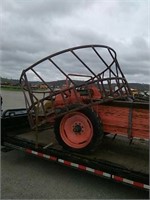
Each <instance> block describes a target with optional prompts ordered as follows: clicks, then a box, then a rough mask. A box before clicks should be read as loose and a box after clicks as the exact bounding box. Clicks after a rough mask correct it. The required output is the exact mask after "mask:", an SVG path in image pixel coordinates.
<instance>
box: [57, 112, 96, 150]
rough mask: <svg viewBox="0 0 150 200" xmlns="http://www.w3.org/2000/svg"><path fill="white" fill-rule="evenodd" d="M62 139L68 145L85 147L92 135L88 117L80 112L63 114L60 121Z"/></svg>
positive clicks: (78, 147)
mask: <svg viewBox="0 0 150 200" xmlns="http://www.w3.org/2000/svg"><path fill="white" fill-rule="evenodd" d="M60 135H61V138H62V140H63V141H64V142H65V143H66V144H67V145H68V146H70V147H72V148H76V149H80V148H84V147H86V146H87V145H88V144H89V143H90V142H91V139H92V137H93V126H92V123H91V121H90V119H89V118H88V117H87V116H86V115H84V114H83V113H81V112H73V113H69V114H67V115H65V116H64V117H63V118H62V120H61V123H60Z"/></svg>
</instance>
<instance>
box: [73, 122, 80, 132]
mask: <svg viewBox="0 0 150 200" xmlns="http://www.w3.org/2000/svg"><path fill="white" fill-rule="evenodd" d="M73 131H74V132H75V133H76V134H80V133H81V131H82V127H81V125H80V124H76V125H75V126H74V127H73Z"/></svg>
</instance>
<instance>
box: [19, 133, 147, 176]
mask: <svg viewBox="0 0 150 200" xmlns="http://www.w3.org/2000/svg"><path fill="white" fill-rule="evenodd" d="M16 137H17V138H19V139H24V140H28V141H31V142H35V143H36V141H37V138H36V132H34V131H30V132H26V133H23V134H20V135H18V136H16ZM112 138H113V136H112V135H107V136H105V137H104V139H103V141H102V143H101V145H100V146H99V148H98V149H97V150H96V151H95V152H93V153H91V154H90V155H89V154H88V155H83V154H80V156H81V157H83V158H89V159H95V160H96V161H98V160H101V161H102V160H103V161H107V162H110V163H114V164H117V165H120V166H121V167H123V168H126V169H128V170H133V171H136V172H141V173H145V174H149V144H148V141H143V140H133V142H132V144H130V145H129V140H128V139H127V138H125V137H120V136H117V137H116V138H115V139H114V140H113V139H112ZM38 142H39V144H42V145H43V148H44V147H45V148H48V147H52V148H55V149H58V150H61V149H63V148H62V147H61V146H60V145H59V144H58V143H57V141H56V139H55V136H54V133H53V130H52V129H47V130H44V131H40V132H38ZM73 154H74V155H76V154H77V153H73ZM78 155H79V154H78Z"/></svg>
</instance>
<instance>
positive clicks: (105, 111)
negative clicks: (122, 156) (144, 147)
mask: <svg viewBox="0 0 150 200" xmlns="http://www.w3.org/2000/svg"><path fill="white" fill-rule="evenodd" d="M131 109H132V111H131ZM94 110H95V111H96V112H97V113H98V115H99V117H100V119H101V121H102V124H103V130H104V132H106V133H113V134H119V135H125V136H127V137H129V138H132V137H136V138H141V139H142V138H143V139H149V109H143V108H142V109H140V108H130V107H127V106H125V107H120V106H113V105H112V106H111V105H96V106H94Z"/></svg>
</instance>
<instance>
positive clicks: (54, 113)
mask: <svg viewBox="0 0 150 200" xmlns="http://www.w3.org/2000/svg"><path fill="white" fill-rule="evenodd" d="M84 48H90V49H92V51H93V52H94V53H95V55H96V56H97V57H98V59H99V60H100V61H101V62H102V63H103V64H104V65H105V70H103V71H101V70H100V72H99V73H98V74H95V72H94V71H93V70H92V68H91V66H88V65H87V63H86V62H85V61H84V60H83V59H81V57H80V56H79V55H78V53H77V50H79V49H84ZM98 48H104V49H106V50H107V51H108V53H109V54H110V56H111V58H112V62H111V63H110V64H109V65H108V63H107V62H106V61H105V59H104V58H103V57H102V55H100V53H99V52H98V50H97V49H98ZM68 52H70V53H71V54H72V55H73V56H74V57H75V58H76V59H77V60H78V61H79V62H80V64H82V66H83V67H84V68H86V69H87V70H88V72H89V73H90V77H89V80H87V81H85V82H84V83H82V84H80V85H77V84H76V83H75V82H74V80H72V79H71V78H70V75H69V74H66V73H65V72H64V71H63V70H62V68H61V66H59V65H58V64H57V63H56V62H54V60H53V58H54V57H56V56H58V55H61V54H65V53H68ZM46 60H47V61H49V62H50V63H52V64H53V66H54V67H55V68H57V69H58V70H59V71H60V73H62V74H63V75H64V76H65V77H66V79H68V80H69V81H70V82H71V83H72V86H71V87H70V88H66V89H61V90H59V91H55V90H54V89H52V88H51V87H50V85H49V84H48V82H46V81H45V80H44V79H43V78H42V76H41V75H39V74H38V73H37V72H36V70H35V69H34V67H35V66H37V65H39V64H40V63H42V62H44V61H46ZM113 65H115V71H114V70H112V68H111V67H112V66H113ZM28 71H32V72H33V73H34V74H35V75H36V76H37V77H38V78H39V79H40V80H41V82H42V83H43V84H45V85H46V86H47V88H48V91H34V90H33V89H32V87H31V83H30V81H28V76H27V72H28ZM106 72H109V77H108V78H105V77H104V76H105V73H106ZM112 81H114V82H115V84H116V87H117V89H116V90H113V88H112ZM20 84H21V87H22V90H23V93H24V96H25V103H26V107H27V110H28V116H29V119H30V120H29V121H30V123H31V124H30V125H31V127H32V128H34V127H35V125H36V126H37V125H39V126H40V125H42V124H44V123H45V122H47V121H49V118H50V117H51V118H56V117H60V116H61V115H64V114H65V113H66V112H70V111H73V110H78V109H82V108H84V107H88V106H92V105H95V104H102V103H104V102H107V101H113V100H114V99H125V98H126V97H129V96H131V91H130V88H129V85H128V82H127V80H126V78H125V76H124V74H123V72H122V70H121V68H120V66H119V63H118V61H117V54H116V52H115V51H114V50H113V49H112V48H111V47H108V46H104V45H84V46H77V47H73V48H69V49H65V50H63V51H59V52H57V53H54V54H52V55H49V56H47V57H45V58H43V59H41V60H39V61H38V62H36V63H34V64H33V65H31V66H30V67H28V68H27V69H25V70H23V72H22V74H21V77H20ZM90 84H95V85H97V88H98V89H99V91H100V92H101V94H102V98H101V99H99V100H97V101H93V99H92V98H90V95H89V99H90V100H89V102H88V103H87V104H83V102H82V101H81V100H80V99H79V98H78V96H77V90H78V89H79V88H81V87H87V86H88V85H90ZM106 85H107V87H108V88H109V93H108V91H106V88H105V86H106ZM70 90H73V91H74V94H75V96H76V100H77V101H76V104H77V105H78V106H77V107H76V108H75V107H70V105H68V104H67V102H66V100H65V98H64V96H65V93H66V91H70ZM36 93H42V94H43V97H42V98H41V99H38V98H37V97H36ZM58 94H60V95H61V96H62V99H63V101H64V107H63V109H61V112H59V111H58V108H56V107H55V106H53V103H52V109H51V112H50V113H47V112H46V110H45V109H44V102H45V100H51V101H52V102H53V100H54V99H55V98H56V96H57V95H58ZM39 106H40V107H41V108H42V110H43V120H42V122H40V123H39V122H38V117H39V116H40V115H39V111H37V107H39ZM35 116H36V119H37V120H35Z"/></svg>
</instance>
